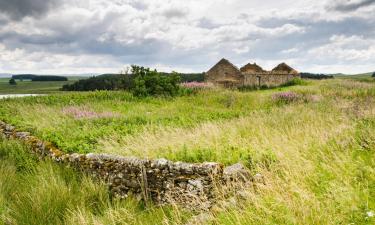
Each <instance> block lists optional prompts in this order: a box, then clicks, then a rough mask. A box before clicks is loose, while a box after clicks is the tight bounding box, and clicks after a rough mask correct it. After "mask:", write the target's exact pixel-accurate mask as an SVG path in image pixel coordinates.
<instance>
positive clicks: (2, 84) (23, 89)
mask: <svg viewBox="0 0 375 225" xmlns="http://www.w3.org/2000/svg"><path fill="white" fill-rule="evenodd" d="M82 78H83V77H69V78H68V79H69V80H68V81H43V82H40V81H26V80H25V81H18V80H16V82H17V85H10V84H9V78H0V94H49V93H55V92H58V91H59V89H60V88H61V87H62V86H63V85H65V84H71V83H73V82H74V81H76V80H78V79H82Z"/></svg>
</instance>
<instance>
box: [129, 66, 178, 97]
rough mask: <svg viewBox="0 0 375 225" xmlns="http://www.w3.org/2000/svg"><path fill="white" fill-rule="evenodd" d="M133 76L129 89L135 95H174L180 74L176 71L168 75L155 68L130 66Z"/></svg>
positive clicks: (176, 92)
mask: <svg viewBox="0 0 375 225" xmlns="http://www.w3.org/2000/svg"><path fill="white" fill-rule="evenodd" d="M132 74H133V76H134V82H133V86H132V87H131V91H132V93H133V94H134V95H135V96H138V97H146V96H176V95H177V94H178V90H179V88H180V86H179V83H180V79H181V78H180V76H179V74H177V73H176V72H173V73H171V74H169V75H162V74H161V73H158V72H157V71H156V70H150V69H149V68H145V67H140V66H135V65H133V66H132Z"/></svg>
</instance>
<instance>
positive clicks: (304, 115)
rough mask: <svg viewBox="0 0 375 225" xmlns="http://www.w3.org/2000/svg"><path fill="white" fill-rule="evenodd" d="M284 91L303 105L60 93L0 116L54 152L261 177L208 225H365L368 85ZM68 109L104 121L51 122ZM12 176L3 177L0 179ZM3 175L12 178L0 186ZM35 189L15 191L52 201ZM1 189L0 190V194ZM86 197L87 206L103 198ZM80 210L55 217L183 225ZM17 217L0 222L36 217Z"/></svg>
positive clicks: (373, 107)
mask: <svg viewBox="0 0 375 225" xmlns="http://www.w3.org/2000/svg"><path fill="white" fill-rule="evenodd" d="M285 90H291V91H294V92H296V93H299V94H301V95H304V96H305V101H297V102H292V103H285V102H284V103H282V102H275V101H273V100H272V95H273V93H275V92H279V91H280V90H279V89H274V90H266V91H255V92H236V91H223V90H217V91H208V92H203V93H200V94H198V95H196V96H190V97H180V98H176V99H144V100H139V99H133V98H132V97H131V96H130V95H129V94H127V93H122V92H96V93H72V94H64V95H54V96H47V97H38V98H25V99H12V100H4V101H2V102H1V103H2V106H4V107H1V108H0V118H1V119H5V120H7V121H10V122H12V123H14V124H16V125H17V126H19V127H21V128H24V129H30V130H31V131H33V132H34V133H35V134H37V135H38V136H41V137H42V138H44V139H48V140H51V141H54V142H55V143H57V144H58V145H60V146H61V147H63V148H64V149H65V150H69V149H75V150H78V151H87V150H90V149H94V150H95V151H100V152H110V153H118V154H123V155H138V156H141V157H167V158H170V159H174V160H184V161H204V160H215V161H220V162H223V163H226V164H230V163H235V162H237V161H242V162H244V163H245V164H246V165H247V166H248V167H249V168H250V169H251V170H252V172H253V173H254V174H255V173H260V174H262V175H263V176H264V178H265V185H259V186H257V188H256V189H255V190H254V189H253V188H252V187H246V188H244V189H243V192H245V193H246V194H247V197H246V198H245V199H237V203H238V205H237V206H230V205H229V206H228V205H220V206H218V207H216V208H215V209H214V210H213V211H212V212H210V213H209V214H208V217H209V218H210V220H211V221H212V223H214V224H350V223H354V224H374V222H375V221H374V217H372V218H370V217H368V216H367V213H369V212H371V211H372V212H374V211H375V189H374V188H373V187H374V186H375V132H374V131H375V84H374V83H372V82H370V83H366V82H357V81H352V80H340V79H336V80H325V81H313V82H312V83H311V84H310V85H308V86H295V87H289V88H284V89H282V91H285ZM71 106H74V107H77V106H80V107H82V106H84V107H85V108H80V109H84V110H87V109H90V110H91V111H95V112H113V113H116V116H115V117H114V118H102V119H88V118H86V119H78V120H77V119H74V118H73V117H72V116H68V115H64V113H63V112H62V109H63V108H64V107H71ZM117 115H120V116H119V117H118V116H117ZM82 143H84V144H85V145H82ZM86 147H87V149H86ZM9 148H10V147H9ZM9 148H8V147H7V148H5V149H9ZM2 165H3V164H2ZM14 173H15V172H14ZM14 173H9V172H7V171H4V170H3V171H2V172H1V173H0V174H14ZM47 174H48V173H47ZM58 174H64V173H58ZM14 176H15V177H16V178H15V180H16V183H22V182H20V180H22V179H20V178H18V175H17V173H16V175H14ZM21 176H23V175H21ZM30 176H31V177H34V176H36V177H38V176H41V175H40V174H39V175H34V174H32V175H30ZM47 176H48V177H52V176H51V175H47ZM58 176H60V175H58ZM8 177H11V178H10V179H12V176H3V177H0V179H7V178H8ZM31 177H30V179H34V178H31ZM35 179H37V178H35ZM39 179H40V181H39V180H38V179H37V181H34V182H35V183H33V184H32V185H30V184H25V186H27V187H30V186H33V187H35V188H33V189H30V190H28V192H26V193H27V194H26V195H28V196H33V197H32V198H33V199H38V200H39V199H41V200H40V201H43V202H51V203H50V204H55V203H54V201H53V198H48V199H43V197H42V194H41V193H40V192H39V191H38V190H39V188H40V189H43V190H44V189H45V185H46V184H44V182H42V181H43V180H44V179H47V178H43V179H41V178H40V177H39ZM49 179H51V178H49ZM23 180H28V179H23ZM47 180H48V179H47ZM9 182H10V181H6V182H2V181H1V180H0V184H8V183H9ZM64 182H67V181H64ZM47 183H52V184H53V182H51V181H49V180H48V182H47ZM67 185H69V184H67ZM80 185H81V184H80ZM21 186H22V185H21ZM59 186H60V185H59ZM89 186H90V187H91V185H89ZM0 187H1V185H0ZM63 187H65V186H63ZM68 187H69V186H68ZM68 187H67V189H68V190H70V188H68ZM83 187H85V185H83ZM55 188H56V186H55ZM92 188H93V187H92ZM6 190H12V189H11V188H10V189H6ZM48 190H50V189H48ZM73 190H75V189H73ZM0 192H1V193H5V194H3V196H2V198H3V199H4V198H6V196H12V195H9V194H7V193H9V192H4V191H3V190H2V189H1V188H0ZM49 192H50V191H49ZM51 192H52V193H57V192H58V191H56V192H53V191H51ZM66 192H67V191H65V192H63V193H66ZM87 192H88V193H90V192H91V191H87ZM92 192H93V193H94V194H93V196H96V197H98V196H102V195H103V192H99V193H98V192H95V191H92ZM20 193H22V192H20ZM67 193H68V196H69V192H67ZM85 193H86V191H85V192H84V193H81V192H79V193H77V195H78V196H76V197H75V198H79V199H85V198H88V197H87V196H85ZM100 193H101V194H100ZM20 195H21V196H22V194H20ZM4 196H5V197H4ZM13 196H17V195H13ZM64 196H65V195H64ZM25 198H26V197H25ZM65 198H66V199H70V198H71V197H67V196H65ZM92 198H94V199H95V197H92ZM92 198H90V199H92ZM100 198H102V197H100ZM16 199H17V197H16ZM20 199H21V201H26V200H25V199H24V198H20ZM26 199H27V198H26ZM104 199H105V198H104ZM13 201H14V200H10V202H13ZM64 201H65V200H64ZM105 201H106V200H105ZM0 202H1V197H0ZM68 202H69V204H68V206H65V205H63V206H61V208H59V209H61V210H62V209H66V208H68V209H69V212H70V211H72V210H71V208H75V206H76V205H75V204H78V203H74V200H72V199H71V200H68ZM72 202H73V203H72ZM80 202H84V203H79V204H78V205H79V208H80V210H73V211H72V213H70V214H67V216H66V217H65V215H66V214H62V215H64V218H66V221H69V222H70V223H73V224H85V223H86V224H94V222H93V221H97V224H101V223H103V224H115V223H114V222H111V220H110V219H114V220H116V221H117V220H118V221H126V222H127V223H138V224H142V223H144V224H147V223H150V224H151V223H153V222H154V223H162V221H163V222H164V223H166V224H168V223H170V224H174V223H179V222H181V221H184V219H185V217H184V215H186V214H184V213H182V214H181V212H180V211H179V210H178V209H174V210H173V211H171V214H173V215H175V216H174V217H172V218H170V217H168V215H170V214H168V213H165V210H162V211H158V210H161V209H155V208H152V207H151V208H150V209H149V210H146V211H144V210H136V209H137V208H134V206H132V207H133V208H132V207H130V206H129V205H127V203H126V202H125V203H122V204H125V205H127V206H126V207H125V208H124V207H117V206H112V205H109V206H107V205H105V206H101V207H100V208H101V211H100V213H97V212H95V211H93V209H92V208H93V207H92V205H95V204H92V203H90V201H88V203H86V202H87V200H80ZM26 203H27V202H26ZM26 203H25V205H26V206H27V204H26ZM7 204H9V203H7ZM56 204H60V203H59V202H57V203H56ZM90 204H91V205H90ZM100 204H101V203H100ZM35 205H38V204H35ZM4 207H5V209H7V207H8V206H7V205H6V206H2V205H0V210H1V208H4ZM23 207H25V206H24V204H19V205H16V206H14V208H11V209H12V210H5V211H4V210H3V214H4V212H5V215H6V216H8V217H10V218H13V216H12V214H9V212H10V211H15V212H19V213H20V217H21V218H24V217H30V216H28V215H33V214H34V213H37V215H40V216H41V217H39V218H41V220H43V215H44V216H45V214H43V212H42V211H36V212H34V211H32V212H29V211H26V212H23V210H24V208H23ZM127 207H130V209H129V208H127ZM94 208H95V207H94ZM129 210H130V211H129ZM38 212H39V213H38ZM64 212H65V211H64ZM58 215H60V217H61V214H58ZM37 218H38V217H37ZM154 218H155V219H154ZM16 219H17V218H16ZM132 219H133V220H132ZM138 220H139V221H138ZM72 221H73V222H72ZM129 221H130V222H129ZM137 221H138V222H137ZM69 222H68V223H69ZM100 222H101V223H100Z"/></svg>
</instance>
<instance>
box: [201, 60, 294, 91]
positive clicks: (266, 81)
mask: <svg viewBox="0 0 375 225" xmlns="http://www.w3.org/2000/svg"><path fill="white" fill-rule="evenodd" d="M295 77H300V75H299V73H298V71H297V70H295V69H293V68H292V67H290V66H288V65H287V64H285V63H281V64H279V65H278V66H276V67H275V68H274V69H272V70H271V71H266V70H264V69H262V67H260V66H258V65H257V64H256V63H254V64H251V63H248V64H246V65H245V66H243V67H241V69H238V68H237V67H236V66H235V65H233V64H232V63H231V62H229V61H228V60H227V59H222V60H220V61H219V62H218V63H217V64H216V65H215V66H213V67H212V68H211V69H210V70H209V71H207V72H206V73H205V80H206V82H209V83H213V84H215V85H218V86H223V87H241V86H252V87H261V86H267V87H272V86H279V85H282V84H285V83H286V82H288V81H290V80H292V79H293V78H295Z"/></svg>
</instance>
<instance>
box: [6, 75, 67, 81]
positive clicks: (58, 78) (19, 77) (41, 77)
mask: <svg viewBox="0 0 375 225" xmlns="http://www.w3.org/2000/svg"><path fill="white" fill-rule="evenodd" d="M12 79H15V80H21V81H23V80H31V81H68V78H67V77H64V76H54V75H34V74H19V75H13V76H12Z"/></svg>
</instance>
